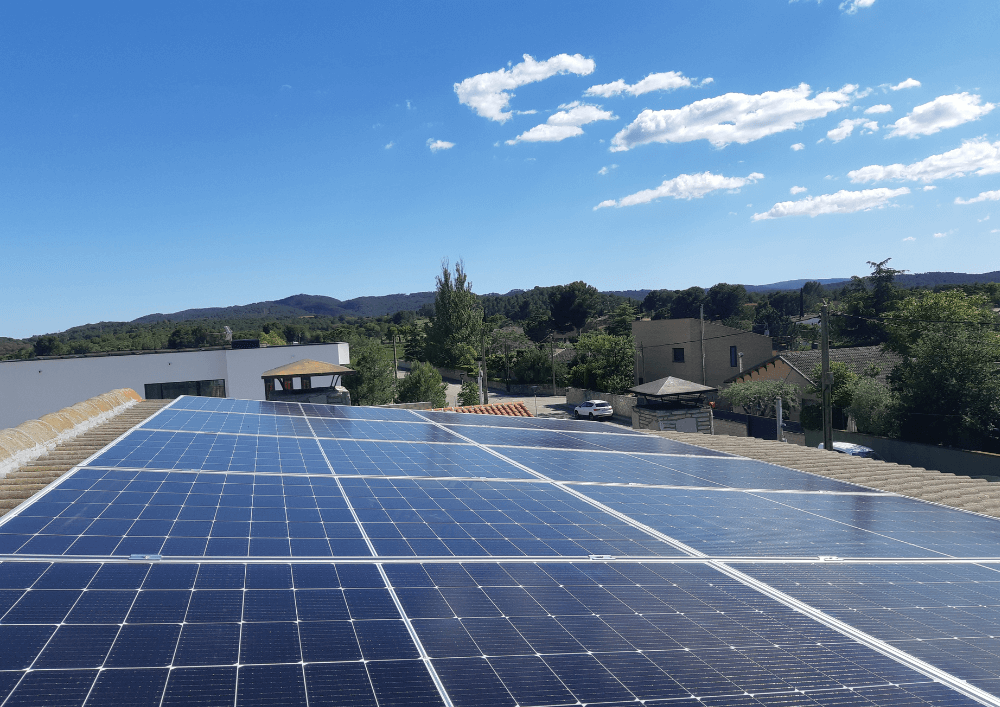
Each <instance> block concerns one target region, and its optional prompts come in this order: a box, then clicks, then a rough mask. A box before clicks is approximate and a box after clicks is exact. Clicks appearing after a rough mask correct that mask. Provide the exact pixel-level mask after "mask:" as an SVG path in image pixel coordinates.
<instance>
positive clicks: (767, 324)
mask: <svg viewBox="0 0 1000 707" xmlns="http://www.w3.org/2000/svg"><path fill="white" fill-rule="evenodd" d="M753 332H754V333H755V334H763V335H765V336H778V337H783V336H791V335H792V334H793V333H794V332H795V325H794V324H793V323H792V320H791V319H790V318H789V317H788V316H787V315H785V314H782V313H781V312H779V311H778V310H777V309H775V308H774V307H772V306H771V305H770V304H769V303H768V302H762V303H761V304H759V305H758V306H757V310H756V312H754V317H753Z"/></svg>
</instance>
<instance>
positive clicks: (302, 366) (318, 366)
mask: <svg viewBox="0 0 1000 707" xmlns="http://www.w3.org/2000/svg"><path fill="white" fill-rule="evenodd" d="M345 373H354V369H351V368H348V367H347V366H341V365H339V364H336V363H325V362H323V361H314V360H312V359H311V358H304V359H302V360H301V361H295V362H294V363H288V364H285V365H284V366H278V367H277V368H272V369H271V370H270V371H264V372H263V373H262V374H261V375H260V377H261V378H279V377H282V376H292V377H295V376H329V375H334V376H339V375H343V374H345Z"/></svg>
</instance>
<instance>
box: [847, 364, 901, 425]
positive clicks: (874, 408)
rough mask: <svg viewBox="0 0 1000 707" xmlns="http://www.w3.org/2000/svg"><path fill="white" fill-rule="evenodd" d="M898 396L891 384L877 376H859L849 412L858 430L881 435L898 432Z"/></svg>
mask: <svg viewBox="0 0 1000 707" xmlns="http://www.w3.org/2000/svg"><path fill="white" fill-rule="evenodd" d="M896 407H897V401H896V397H895V396H894V395H893V393H892V391H891V390H890V389H889V386H887V385H885V384H884V383H880V382H879V381H878V380H876V379H875V378H869V377H861V378H858V379H857V380H856V381H855V382H854V385H853V386H852V390H851V403H850V405H848V406H847V412H848V414H849V415H850V416H851V417H852V418H854V424H855V426H856V427H857V428H858V432H862V433H864V434H870V435H878V436H880V437H892V436H894V435H895V432H896V415H895V413H896Z"/></svg>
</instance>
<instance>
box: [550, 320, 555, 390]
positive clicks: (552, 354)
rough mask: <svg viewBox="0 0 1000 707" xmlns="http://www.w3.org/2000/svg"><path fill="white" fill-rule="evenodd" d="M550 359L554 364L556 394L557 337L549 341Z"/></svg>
mask: <svg viewBox="0 0 1000 707" xmlns="http://www.w3.org/2000/svg"><path fill="white" fill-rule="evenodd" d="M549 359H550V360H551V362H552V394H553V395H555V394H556V335H555V334H553V335H552V337H551V338H550V339H549Z"/></svg>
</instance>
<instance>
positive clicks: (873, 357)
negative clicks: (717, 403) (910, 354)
mask: <svg viewBox="0 0 1000 707" xmlns="http://www.w3.org/2000/svg"><path fill="white" fill-rule="evenodd" d="M821 358H822V352H821V351H820V350H819V349H810V350H808V351H782V352H781V353H779V354H777V355H776V356H772V357H771V358H769V359H767V360H766V361H763V362H761V363H758V364H757V365H756V366H752V367H750V368H747V369H746V370H744V371H743V372H742V373H738V374H736V375H734V376H730V377H729V378H727V379H726V380H725V381H724V382H723V385H725V386H729V385H732V384H733V383H736V382H739V381H750V380H780V381H786V382H788V383H792V384H794V385H796V386H798V387H799V388H800V389H801V390H802V398H803V400H805V401H810V402H813V401H815V399H816V396H815V395H813V394H811V393H808V392H806V391H807V390H808V389H809V387H811V386H813V385H815V384H817V383H818V382H819V381H816V380H813V378H812V371H813V369H814V368H815V367H816V366H818V365H820V363H821ZM900 360H901V359H900V358H899V356H897V355H896V354H894V353H892V352H891V351H886V350H885V349H883V348H882V347H881V346H852V347H848V348H842V349H830V362H831V363H835V362H840V363H843V364H845V365H846V366H847V368H848V369H850V370H851V371H852V372H853V373H855V374H857V375H859V376H871V377H874V378H875V379H876V380H878V381H880V382H882V383H885V382H886V379H887V376H888V375H889V373H890V372H891V371H892V369H893V368H894V367H895V366H896V364H898V363H899V362H900ZM791 419H792V420H798V411H797V410H796V411H793V412H792V414H791Z"/></svg>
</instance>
